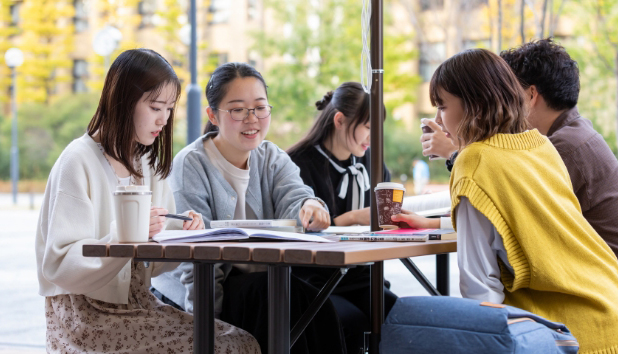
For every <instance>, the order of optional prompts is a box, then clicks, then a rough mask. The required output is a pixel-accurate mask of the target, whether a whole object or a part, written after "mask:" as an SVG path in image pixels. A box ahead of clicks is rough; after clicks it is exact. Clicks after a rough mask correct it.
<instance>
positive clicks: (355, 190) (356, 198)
mask: <svg viewBox="0 0 618 354" xmlns="http://www.w3.org/2000/svg"><path fill="white" fill-rule="evenodd" d="M315 148H316V149H317V150H318V151H319V152H320V154H322V155H324V157H326V158H327V159H328V161H329V162H330V164H331V165H333V167H334V168H335V169H336V170H337V171H338V172H339V173H342V174H344V175H343V180H341V184H340V187H339V194H338V196H339V198H341V199H345V198H346V196H347V194H348V184H349V183H350V174H351V175H352V176H354V177H353V179H352V210H358V209H362V208H364V207H365V192H366V191H368V190H369V188H371V180H370V179H369V174H368V173H367V169H366V168H365V165H363V164H362V163H360V162H356V157H355V156H354V155H352V164H351V165H350V166H348V168H343V167H341V166H339V165H338V164H337V163H336V162H335V161H333V160H332V159H331V158H330V157H329V156H328V155H327V154H326V153H325V152H324V150H322V148H321V147H320V146H319V145H315Z"/></svg>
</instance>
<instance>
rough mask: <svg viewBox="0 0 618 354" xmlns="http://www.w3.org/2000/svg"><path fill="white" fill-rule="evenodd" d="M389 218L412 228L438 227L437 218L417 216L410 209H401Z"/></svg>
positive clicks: (438, 221) (438, 220)
mask: <svg viewBox="0 0 618 354" xmlns="http://www.w3.org/2000/svg"><path fill="white" fill-rule="evenodd" d="M391 220H393V221H396V222H404V223H406V224H408V227H409V228H412V229H439V228H440V219H439V218H426V217H424V216H419V215H416V214H414V213H413V212H411V211H407V210H402V211H401V214H397V215H393V216H391Z"/></svg>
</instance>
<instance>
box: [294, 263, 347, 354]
mask: <svg viewBox="0 0 618 354" xmlns="http://www.w3.org/2000/svg"><path fill="white" fill-rule="evenodd" d="M347 272H348V268H339V269H337V270H336V271H335V273H333V275H331V277H330V279H328V281H327V282H326V284H325V285H324V287H323V288H322V289H321V290H320V292H319V293H318V295H317V296H316V297H315V299H314V300H313V302H311V304H310V305H309V307H308V308H307V309H306V310H305V312H304V313H303V315H302V316H301V317H300V318H299V319H298V322H296V324H295V325H294V327H293V328H292V334H291V338H292V339H291V342H290V343H291V344H290V348H291V347H293V346H294V343H296V341H297V340H298V338H299V337H300V335H301V334H303V331H304V330H305V328H307V326H308V325H309V323H311V321H312V320H313V318H314V317H315V315H316V314H317V313H318V311H319V310H320V309H321V308H322V306H323V305H324V303H325V302H326V300H328V297H329V296H330V294H332V293H333V290H335V287H336V286H337V284H339V282H340V281H341V279H343V276H344V275H346V273H347Z"/></svg>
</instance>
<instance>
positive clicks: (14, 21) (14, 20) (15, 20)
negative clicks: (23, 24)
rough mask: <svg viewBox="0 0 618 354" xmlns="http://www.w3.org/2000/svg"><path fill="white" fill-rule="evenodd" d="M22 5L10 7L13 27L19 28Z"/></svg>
mask: <svg viewBox="0 0 618 354" xmlns="http://www.w3.org/2000/svg"><path fill="white" fill-rule="evenodd" d="M20 8H21V3H15V4H13V5H11V6H9V12H10V14H11V26H17V25H18V24H19V9H20Z"/></svg>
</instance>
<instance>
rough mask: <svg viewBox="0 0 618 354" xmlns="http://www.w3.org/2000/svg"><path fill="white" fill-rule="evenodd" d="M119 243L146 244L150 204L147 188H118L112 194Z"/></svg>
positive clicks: (149, 194)
mask: <svg viewBox="0 0 618 354" xmlns="http://www.w3.org/2000/svg"><path fill="white" fill-rule="evenodd" d="M114 200H115V205H116V227H117V228H118V241H119V242H148V229H149V227H150V222H149V220H150V202H151V200H152V192H151V191H150V188H149V187H148V186H118V187H117V188H116V192H114Z"/></svg>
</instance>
